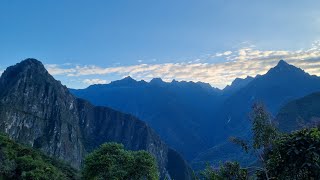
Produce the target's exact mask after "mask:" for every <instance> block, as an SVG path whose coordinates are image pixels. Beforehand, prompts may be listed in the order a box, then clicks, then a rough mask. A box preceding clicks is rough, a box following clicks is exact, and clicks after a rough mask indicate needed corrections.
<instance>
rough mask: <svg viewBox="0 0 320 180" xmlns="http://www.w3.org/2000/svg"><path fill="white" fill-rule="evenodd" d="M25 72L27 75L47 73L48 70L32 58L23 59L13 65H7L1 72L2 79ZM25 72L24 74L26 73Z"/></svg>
mask: <svg viewBox="0 0 320 180" xmlns="http://www.w3.org/2000/svg"><path fill="white" fill-rule="evenodd" d="M25 72H29V73H27V74H28V75H29V76H30V75H33V74H41V75H47V74H48V71H47V70H46V69H45V67H44V65H43V64H42V62H40V61H39V60H37V59H34V58H28V59H25V60H23V61H21V62H19V63H17V64H15V65H13V66H10V67H8V68H7V69H6V70H5V71H4V72H3V74H2V76H1V78H2V79H8V80H9V79H10V78H13V77H17V76H18V74H21V73H25ZM27 74H26V75H27Z"/></svg>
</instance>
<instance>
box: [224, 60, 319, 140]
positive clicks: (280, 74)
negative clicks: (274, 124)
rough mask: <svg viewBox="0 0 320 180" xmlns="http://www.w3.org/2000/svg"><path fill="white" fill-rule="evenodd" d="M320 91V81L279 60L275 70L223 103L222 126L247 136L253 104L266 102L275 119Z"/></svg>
mask: <svg viewBox="0 0 320 180" xmlns="http://www.w3.org/2000/svg"><path fill="white" fill-rule="evenodd" d="M319 90H320V78H319V77H317V76H312V75H309V74H308V73H306V72H304V71H303V70H302V69H300V68H297V67H295V66H293V65H290V64H288V63H286V62H285V61H283V60H280V61H279V63H278V64H277V65H276V66H275V67H274V68H271V69H270V70H269V71H268V72H267V73H266V74H264V75H261V76H257V77H256V78H254V79H253V80H251V82H250V83H249V84H247V85H246V86H245V87H243V88H241V89H240V90H238V91H237V92H236V93H235V94H233V95H231V96H230V97H229V98H228V99H227V100H226V101H225V102H224V104H223V106H222V109H221V111H220V112H221V113H220V115H219V119H220V120H222V122H219V123H221V124H225V125H226V126H225V127H226V129H227V130H229V131H233V132H234V133H240V134H243V135H244V133H243V132H246V129H247V128H248V126H247V125H249V121H248V116H247V115H248V113H249V112H250V110H251V106H252V104H253V103H254V102H259V101H260V102H263V103H264V104H265V105H266V107H267V108H268V110H269V111H270V112H271V113H272V114H274V115H275V114H276V113H277V112H278V110H279V109H280V107H281V106H283V105H284V104H285V103H287V102H289V101H291V100H293V99H296V98H299V97H303V96H305V95H307V94H310V93H312V92H316V91H319ZM225 107H227V108H225ZM227 122H229V123H227ZM226 123H227V124H226ZM221 124H220V125H221ZM237 135H239V134H237Z"/></svg>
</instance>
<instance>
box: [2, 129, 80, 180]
mask: <svg viewBox="0 0 320 180" xmlns="http://www.w3.org/2000/svg"><path fill="white" fill-rule="evenodd" d="M0 179H1V180H7V179H17V180H19V179H26V180H27V179H32V180H38V179H39V180H40V179H41V180H46V179H48V180H58V179H59V180H60V179H79V176H78V175H77V171H76V170H74V169H72V168H71V167H69V166H68V165H66V164H64V163H62V162H60V161H57V160H55V159H53V158H49V157H48V156H45V155H44V154H43V153H41V152H39V151H37V150H34V149H32V148H29V147H25V146H23V145H20V144H17V143H15V142H14V141H12V140H10V139H9V138H8V137H6V136H5V135H0Z"/></svg>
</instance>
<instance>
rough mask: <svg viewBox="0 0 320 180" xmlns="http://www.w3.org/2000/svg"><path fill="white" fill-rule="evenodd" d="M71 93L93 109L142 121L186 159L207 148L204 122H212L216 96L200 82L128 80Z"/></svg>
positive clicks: (212, 89)
mask: <svg viewBox="0 0 320 180" xmlns="http://www.w3.org/2000/svg"><path fill="white" fill-rule="evenodd" d="M71 92H72V93H73V94H74V95H76V96H77V97H80V98H84V99H87V100H89V101H90V102H92V103H93V104H95V105H102V106H108V107H112V108H115V109H117V110H120V111H122V112H126V113H130V114H133V115H135V116H137V117H138V118H139V119H142V120H144V121H146V122H147V123H148V124H150V126H151V127H152V128H154V129H155V130H156V132H157V133H158V134H159V135H160V136H161V137H162V138H163V139H164V140H165V142H167V143H168V144H169V145H170V146H172V147H174V148H175V149H177V150H178V151H179V152H181V153H182V154H183V155H184V157H186V158H187V159H192V158H193V157H194V156H195V155H196V154H197V152H199V151H202V150H204V149H206V148H207V147H208V142H207V139H208V137H206V136H207V135H208V134H205V132H204V131H203V127H204V126H205V125H204V122H208V121H211V119H213V113H212V111H213V110H214V109H216V106H217V104H218V101H219V93H220V92H219V90H217V89H214V88H212V87H211V86H210V85H209V84H205V83H200V82H198V83H193V82H185V81H182V82H178V81H172V82H171V83H167V82H163V81H162V80H161V79H160V78H155V79H153V80H151V81H150V83H147V82H145V81H135V80H133V79H132V78H130V77H127V78H125V79H122V80H119V81H114V82H112V83H110V84H106V85H93V86H90V87H88V88H86V89H81V90H71Z"/></svg>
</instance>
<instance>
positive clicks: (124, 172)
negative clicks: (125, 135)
mask: <svg viewBox="0 0 320 180" xmlns="http://www.w3.org/2000/svg"><path fill="white" fill-rule="evenodd" d="M158 177H159V175H158V172H157V166H156V162H155V159H154V158H153V157H152V156H151V155H150V154H149V153H148V152H146V151H136V152H135V151H127V150H125V149H124V146H123V145H122V144H117V143H105V144H102V145H101V146H100V148H98V149H97V150H95V151H93V152H92V153H91V154H89V155H88V156H87V157H86V158H85V163H84V169H83V178H84V179H88V180H90V179H92V180H93V179H94V180H97V179H110V180H120V179H137V180H139V179H148V180H155V179H158Z"/></svg>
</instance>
